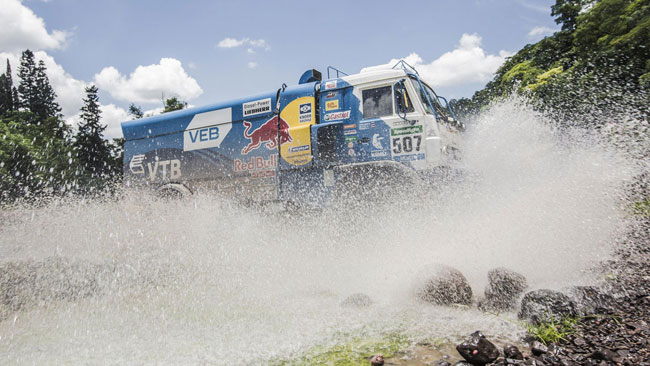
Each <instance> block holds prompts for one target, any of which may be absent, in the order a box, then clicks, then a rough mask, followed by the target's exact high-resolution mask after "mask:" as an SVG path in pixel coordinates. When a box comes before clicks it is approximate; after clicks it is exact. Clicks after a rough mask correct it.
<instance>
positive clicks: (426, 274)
mask: <svg viewBox="0 0 650 366" xmlns="http://www.w3.org/2000/svg"><path fill="white" fill-rule="evenodd" d="M415 296H416V297H417V298H418V299H420V300H423V301H426V302H428V303H431V304H437V305H451V304H462V305H469V304H471V303H472V288H471V287H470V285H469V282H467V279H466V278H465V276H463V274H462V273H460V271H459V270H457V269H455V268H452V267H449V266H445V265H441V264H436V265H431V266H428V267H426V268H425V269H423V270H422V271H420V274H419V275H418V278H417V280H416V286H415Z"/></svg>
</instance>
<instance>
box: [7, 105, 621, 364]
mask: <svg viewBox="0 0 650 366" xmlns="http://www.w3.org/2000/svg"><path fill="white" fill-rule="evenodd" d="M548 122H549V121H547V120H546V119H545V118H544V116H542V115H540V114H537V113H535V112H533V111H532V110H531V109H530V108H528V107H527V106H526V105H525V103H523V102H521V101H518V100H510V101H507V102H503V103H500V104H497V105H495V106H494V107H493V108H491V109H490V110H489V111H487V112H485V113H484V114H483V115H481V116H480V117H479V119H478V122H477V123H476V124H475V125H474V126H472V127H471V128H470V130H469V131H468V133H467V136H466V138H467V141H466V143H467V147H466V152H465V160H464V162H463V170H464V172H465V174H464V178H463V179H460V180H453V181H451V182H449V183H448V184H446V185H439V186H435V187H431V188H430V189H429V190H428V191H426V192H419V191H417V192H413V194H411V195H406V196H400V199H399V200H393V201H391V200H388V201H384V202H373V203H367V202H356V201H350V202H343V203H342V204H340V205H338V206H337V207H334V208H330V209H326V210H323V211H321V212H304V211H302V212H300V211H299V212H280V213H277V212H276V213H274V212H271V211H269V210H258V209H251V208H246V207H241V206H238V205H236V204H232V203H230V202H227V201H224V200H222V199H220V198H218V197H212V196H206V195H199V196H195V197H192V198H191V199H189V200H184V201H177V202H162V201H158V200H155V199H151V198H150V197H149V196H148V195H146V194H141V193H139V192H129V193H127V194H125V195H124V197H123V198H122V199H120V200H117V201H110V200H109V201H74V202H58V203H53V204H49V205H46V206H44V207H38V208H33V207H26V208H20V209H12V210H6V211H5V212H3V213H2V219H3V222H6V224H5V225H2V228H0V258H2V259H1V261H2V263H6V262H13V261H28V260H31V261H38V260H44V259H46V258H51V257H57V258H64V259H66V260H69V261H74V262H79V263H93V264H94V265H95V266H98V267H100V268H109V270H108V272H106V271H105V272H103V273H108V274H106V275H105V276H104V278H105V280H104V282H102V283H101V284H100V287H101V289H100V290H98V292H97V296H87V297H83V298H81V299H77V300H75V301H65V299H64V300H52V301H47V302H45V303H40V304H35V305H34V306H33V307H31V308H26V309H25V310H23V311H18V312H12V313H10V314H9V315H8V317H7V318H6V319H5V320H4V321H2V322H0V359H1V360H2V363H3V364H6V365H23V364H32V363H36V364H49V365H59V364H69V363H72V364H75V363H82V362H88V363H97V364H106V363H111V364H124V365H130V364H134V365H135V364H138V365H139V364H161V365H164V364H170V365H173V364H188V365H192V364H196V365H200V364H214V365H221V364H261V363H264V362H265V361H267V360H269V359H272V358H283V357H290V356H292V355H296V354H299V353H300V352H303V351H304V350H306V349H307V348H309V347H310V346H313V345H316V344H320V345H323V344H325V345H326V344H335V343H338V342H342V341H344V340H345V339H346V337H347V336H349V335H359V334H362V335H367V336H373V335H378V334H386V333H391V332H396V333H402V334H407V335H408V336H409V337H410V338H411V339H413V340H414V341H417V340H422V339H439V338H446V339H449V340H452V341H453V340H455V339H458V337H459V336H462V335H466V334H468V333H469V332H471V331H474V330H476V329H477V328H481V329H483V330H484V331H486V333H488V334H490V335H492V336H498V337H501V338H504V339H508V338H509V339H513V338H516V337H518V336H519V335H521V332H522V329H521V327H520V326H519V325H518V323H517V322H516V320H515V319H514V315H513V314H503V315H499V316H496V315H494V314H484V313H481V312H479V311H477V310H473V309H464V308H444V307H435V306H429V305H424V304H421V303H418V302H416V301H414V300H412V297H411V296H410V287H411V284H412V281H413V278H414V277H415V276H416V274H417V272H418V270H419V269H420V268H421V267H423V266H425V265H427V264H429V263H432V262H442V263H446V264H449V265H451V266H454V267H456V268H458V269H460V270H461V271H462V272H463V273H464V274H465V275H466V277H467V278H468V279H469V280H470V283H471V284H472V287H473V290H474V293H475V295H480V294H482V291H483V287H484V285H485V283H486V280H487V279H486V277H487V271H488V270H489V269H491V268H494V267H508V268H511V269H514V270H516V271H519V272H521V273H522V274H524V275H526V276H527V277H528V280H529V283H530V284H531V285H532V286H533V287H552V288H561V287H563V286H566V285H569V284H572V283H584V282H586V281H590V280H592V278H590V269H591V268H592V267H593V266H594V265H595V264H596V263H598V261H600V260H602V259H605V258H607V257H608V256H609V253H610V252H611V243H612V242H613V238H615V237H616V235H617V234H618V232H619V230H620V229H621V227H622V223H623V222H624V215H623V213H622V211H621V209H620V201H619V197H620V189H621V187H622V183H624V182H625V181H626V180H627V179H629V177H630V176H631V175H632V174H633V173H634V168H633V167H634V165H633V164H632V163H631V162H630V161H629V160H628V159H627V158H625V157H623V155H621V154H619V153H618V152H617V151H616V150H609V149H607V148H604V147H603V146H602V145H601V144H599V143H597V139H594V138H593V137H591V136H589V135H587V134H583V133H580V132H579V131H566V130H565V131H562V133H558V131H556V130H555V129H554V128H553V127H552V125H551V124H550V123H548ZM93 268H95V267H93ZM87 272H88V271H86V275H87ZM91 272H92V270H91ZM356 292H364V293H366V294H368V295H370V297H371V298H373V300H374V301H375V304H374V305H373V306H371V307H370V308H368V309H354V308H352V309H350V308H342V307H340V306H339V303H340V302H341V301H342V300H343V299H344V298H345V297H346V296H348V295H349V294H351V293H356Z"/></svg>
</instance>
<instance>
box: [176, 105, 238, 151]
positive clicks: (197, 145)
mask: <svg viewBox="0 0 650 366" xmlns="http://www.w3.org/2000/svg"><path fill="white" fill-rule="evenodd" d="M231 122H232V108H224V109H218V110H216V111H210V112H205V113H199V114H195V115H194V117H192V120H191V121H190V123H189V124H188V125H187V128H185V131H184V132H183V151H192V150H199V149H208V148H212V147H220V146H221V143H222V142H223V140H224V139H225V138H226V135H228V133H229V132H230V129H231V128H232V123H231Z"/></svg>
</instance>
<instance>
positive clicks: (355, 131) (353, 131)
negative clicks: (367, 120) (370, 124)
mask: <svg viewBox="0 0 650 366" xmlns="http://www.w3.org/2000/svg"><path fill="white" fill-rule="evenodd" d="M343 134H344V135H356V134H357V130H344V131H343Z"/></svg>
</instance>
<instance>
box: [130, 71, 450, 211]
mask: <svg viewBox="0 0 650 366" xmlns="http://www.w3.org/2000/svg"><path fill="white" fill-rule="evenodd" d="M330 71H333V75H332V76H333V77H331V78H330V77H329V72H330ZM462 129H463V125H462V124H461V123H459V122H458V121H457V119H456V118H455V116H454V113H453V111H452V109H451V108H450V107H449V105H448V103H447V101H446V100H445V99H444V98H442V97H439V96H437V95H436V94H435V93H434V91H433V89H431V88H430V87H429V86H428V85H427V84H426V83H425V82H424V81H422V80H421V79H420V77H419V75H418V73H417V71H416V70H415V69H413V68H412V67H410V66H408V65H407V64H406V63H405V62H403V61H401V62H400V63H398V64H397V65H395V67H393V68H392V69H388V70H379V71H372V72H364V73H360V74H355V75H347V74H345V73H342V72H341V71H339V70H337V69H335V68H332V67H328V79H327V80H322V77H321V74H320V72H318V71H316V70H309V71H307V72H305V73H304V74H303V75H302V76H301V78H300V80H299V83H298V84H297V85H293V86H289V87H287V86H286V85H284V84H283V85H282V87H281V88H279V89H278V90H277V91H272V92H267V93H263V94H259V95H255V96H251V97H246V98H241V99H234V100H230V101H227V102H222V103H216V104H212V105H208V106H204V107H197V108H190V109H184V110H180V111H176V112H171V113H165V114H161V115H157V116H153V117H148V118H143V119H137V120H132V121H127V122H123V123H122V131H123V133H124V138H125V145H124V176H125V182H126V184H127V185H128V186H141V185H147V186H150V187H151V188H153V189H155V190H157V191H158V192H165V193H170V192H171V193H177V194H182V195H186V194H192V193H193V192H197V191H201V190H216V191H219V192H223V193H226V194H229V195H231V196H234V197H239V198H242V199H245V200H281V201H292V202H296V203H302V204H308V205H323V204H327V203H328V202H330V201H331V200H332V198H333V196H334V195H335V192H336V188H337V185H340V184H341V182H342V181H343V180H344V178H346V177H347V178H350V177H355V176H356V177H364V176H367V175H368V174H369V173H368V172H370V171H372V172H374V173H373V174H377V172H380V173H379V174H380V175H384V174H385V175H402V176H404V177H410V178H409V179H411V178H413V179H417V177H419V176H423V175H426V174H427V172H431V171H432V170H433V169H435V168H436V167H440V166H447V165H450V164H451V163H452V162H453V160H455V159H458V157H459V156H460V141H459V137H460V136H459V133H460V131H461V130H462Z"/></svg>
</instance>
